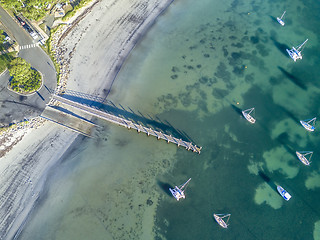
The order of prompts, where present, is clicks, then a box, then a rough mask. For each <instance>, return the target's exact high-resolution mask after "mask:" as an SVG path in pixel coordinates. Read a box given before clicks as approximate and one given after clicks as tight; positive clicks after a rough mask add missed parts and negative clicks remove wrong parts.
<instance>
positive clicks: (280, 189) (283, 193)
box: [277, 185, 291, 201]
mask: <svg viewBox="0 0 320 240" xmlns="http://www.w3.org/2000/svg"><path fill="white" fill-rule="evenodd" d="M277 190H278V192H279V193H280V195H281V196H282V197H283V199H284V200H286V201H289V200H290V198H291V195H290V194H289V193H288V192H287V191H286V190H285V189H284V188H283V187H281V186H279V185H278V186H277Z"/></svg>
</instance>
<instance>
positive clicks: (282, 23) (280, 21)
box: [277, 11, 286, 26]
mask: <svg viewBox="0 0 320 240" xmlns="http://www.w3.org/2000/svg"><path fill="white" fill-rule="evenodd" d="M284 14H286V11H284V12H283V14H282V15H281V17H280V18H279V17H277V21H278V23H280V24H281V26H284V21H283V20H282V18H283V16H284Z"/></svg>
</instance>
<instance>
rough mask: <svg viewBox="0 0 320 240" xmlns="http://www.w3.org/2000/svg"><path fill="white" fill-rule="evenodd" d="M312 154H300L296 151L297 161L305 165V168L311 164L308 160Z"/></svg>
mask: <svg viewBox="0 0 320 240" xmlns="http://www.w3.org/2000/svg"><path fill="white" fill-rule="evenodd" d="M312 154H313V152H311V151H300V152H298V151H296V155H297V157H298V158H299V160H300V161H301V162H302V163H303V164H304V165H307V166H309V165H310V163H311V161H310V159H311V157H312Z"/></svg>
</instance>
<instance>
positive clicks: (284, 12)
mask: <svg viewBox="0 0 320 240" xmlns="http://www.w3.org/2000/svg"><path fill="white" fill-rule="evenodd" d="M285 14H286V11H284V12H283V14H282V15H281V18H280V19H282V18H283V16H284V15H285Z"/></svg>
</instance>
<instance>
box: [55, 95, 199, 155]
mask: <svg viewBox="0 0 320 240" xmlns="http://www.w3.org/2000/svg"><path fill="white" fill-rule="evenodd" d="M52 100H53V101H58V102H61V103H63V104H67V105H69V106H71V107H74V108H77V109H80V110H81V111H83V112H86V113H88V114H90V115H92V116H95V117H98V118H101V119H104V120H107V121H109V122H112V123H115V124H118V125H120V126H123V127H126V128H128V129H135V130H137V131H138V133H140V132H144V133H146V134H147V135H148V136H150V135H151V136H155V137H156V138H157V139H158V140H159V139H163V140H165V141H166V142H167V143H174V144H176V145H177V146H178V147H180V146H183V147H185V148H186V149H187V150H192V151H193V152H196V153H198V154H200V152H201V149H202V147H198V146H197V145H194V144H193V143H191V142H187V141H184V140H182V139H178V138H175V137H173V136H171V135H168V134H165V133H162V132H160V131H156V130H154V129H152V128H147V127H145V126H142V125H141V124H136V123H134V122H132V121H130V120H127V119H125V118H121V117H117V116H114V115H112V114H110V113H107V112H104V111H101V110H98V109H96V108H92V107H90V106H87V105H83V104H81V103H78V102H74V101H71V100H69V99H66V98H63V97H61V96H58V95H55V94H53V95H52Z"/></svg>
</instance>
